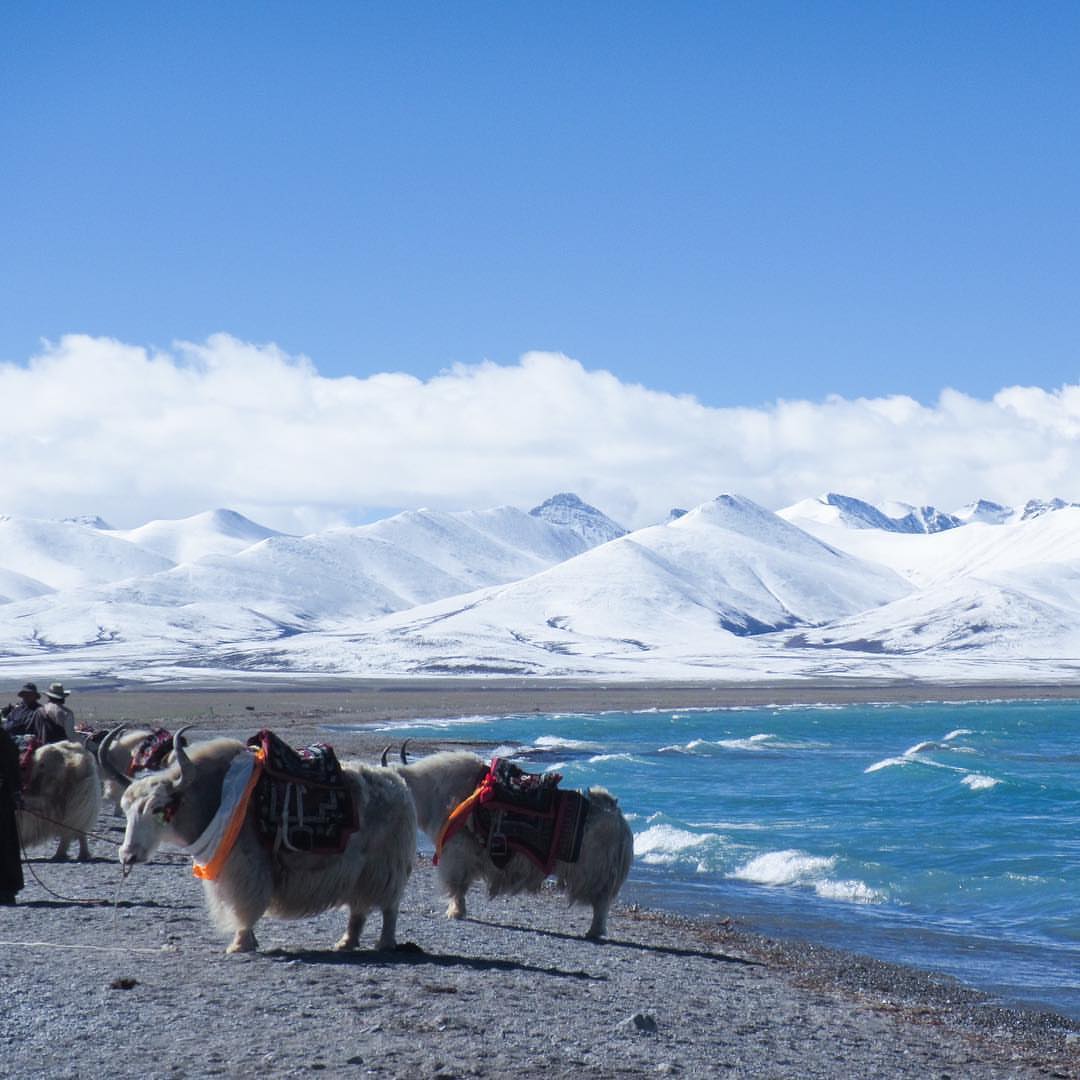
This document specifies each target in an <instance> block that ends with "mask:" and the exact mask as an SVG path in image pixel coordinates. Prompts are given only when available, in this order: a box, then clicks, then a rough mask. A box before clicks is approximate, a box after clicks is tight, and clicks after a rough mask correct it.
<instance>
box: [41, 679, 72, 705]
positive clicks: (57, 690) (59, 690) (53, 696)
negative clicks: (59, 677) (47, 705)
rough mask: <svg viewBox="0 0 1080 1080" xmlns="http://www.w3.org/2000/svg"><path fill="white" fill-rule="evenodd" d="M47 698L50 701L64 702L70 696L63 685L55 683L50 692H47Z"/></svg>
mask: <svg viewBox="0 0 1080 1080" xmlns="http://www.w3.org/2000/svg"><path fill="white" fill-rule="evenodd" d="M45 696H46V697H47V698H48V699H49V700H50V701H63V700H64V698H66V697H67V696H68V691H67V690H65V689H64V684H63V683H58V682H54V683H53V684H52V686H50V687H49V689H48V690H46V691H45Z"/></svg>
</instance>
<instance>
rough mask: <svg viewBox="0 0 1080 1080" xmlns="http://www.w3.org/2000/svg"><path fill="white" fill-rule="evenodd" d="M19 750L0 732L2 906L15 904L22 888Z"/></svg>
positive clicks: (4, 732) (0, 894)
mask: <svg viewBox="0 0 1080 1080" xmlns="http://www.w3.org/2000/svg"><path fill="white" fill-rule="evenodd" d="M21 783H22V781H21V778H20V776H19V748H18V747H17V746H16V745H15V740H14V739H13V738H12V737H11V736H10V735H9V734H8V733H7V732H6V731H5V730H4V729H3V728H0V904H14V903H15V894H16V893H17V892H18V891H19V890H20V889H21V888H22V887H23V873H22V850H21V845H20V844H19V826H18V823H17V822H16V820H15V807H16V805H17V800H18V798H19V788H20V787H21Z"/></svg>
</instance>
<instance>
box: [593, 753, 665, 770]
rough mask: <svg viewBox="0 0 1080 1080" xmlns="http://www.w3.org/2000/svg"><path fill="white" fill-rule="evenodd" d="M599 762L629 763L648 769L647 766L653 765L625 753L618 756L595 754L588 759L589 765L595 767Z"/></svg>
mask: <svg viewBox="0 0 1080 1080" xmlns="http://www.w3.org/2000/svg"><path fill="white" fill-rule="evenodd" d="M601 761H630V762H633V763H634V764H635V765H641V766H643V767H648V766H650V765H652V764H653V763H652V762H650V761H645V760H644V758H639V757H634V755H633V754H625V753H620V754H597V755H596V756H595V757H591V758H589V764H590V765H596V764H598V763H599V762H601Z"/></svg>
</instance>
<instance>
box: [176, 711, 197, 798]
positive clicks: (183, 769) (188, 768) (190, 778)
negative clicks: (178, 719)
mask: <svg viewBox="0 0 1080 1080" xmlns="http://www.w3.org/2000/svg"><path fill="white" fill-rule="evenodd" d="M191 726H192V725H191V724H187V725H186V726H185V727H182V728H181V729H180V730H179V731H177V732H176V733H175V734H174V735H173V738H172V744H173V753H174V754H175V755H176V764H177V765H179V766H180V782H179V783H178V784H177V785H176V790H177V791H180V790H181V789H182V788H186V787H191V785H192V784H193V783H194V782H195V763H194V762H193V761H192V760H191V758H189V757H188V756H187V753H186V752H185V751H184V745H183V742H182V741H181V736H182V735H183V734H184V732H185V731H187V730H188V728H190V727H191Z"/></svg>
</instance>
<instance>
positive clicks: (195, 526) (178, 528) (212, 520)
mask: <svg viewBox="0 0 1080 1080" xmlns="http://www.w3.org/2000/svg"><path fill="white" fill-rule="evenodd" d="M112 535H114V536H118V537H121V538H122V539H124V540H127V541H128V542H129V543H132V544H136V545H138V546H139V547H141V548H145V549H146V550H148V551H153V552H156V553H157V554H158V555H163V556H164V557H165V558H166V559H170V560H171V561H172V562H174V563H187V562H194V561H195V560H196V559H201V558H203V557H204V556H206V555H234V554H236V552H238V551H242V550H243V549H244V548H247V547H250V546H251V545H252V544H257V543H259V542H260V541H261V540H267V539H269V538H270V537H272V536H281V535H282V534H281V533H279V532H277V531H276V530H275V529H268V528H267V527H266V526H265V525H259V524H258V523H257V522H254V521H251V520H250V519H249V518H246V517H244V515H243V514H238V513H237V512H236V511H235V510H206V511H204V512H203V513H201V514H195V515H193V516H192V517H188V518H179V519H178V520H162V521H150V522H148V523H147V524H146V525H140V526H139V528H137V529H131V530H130V531H127V532H114V533H113V534H112Z"/></svg>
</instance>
